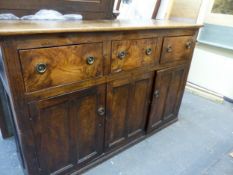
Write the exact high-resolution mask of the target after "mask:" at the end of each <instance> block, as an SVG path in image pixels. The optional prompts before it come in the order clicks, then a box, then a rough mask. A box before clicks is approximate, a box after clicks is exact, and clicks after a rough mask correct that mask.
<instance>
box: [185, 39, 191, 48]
mask: <svg viewBox="0 0 233 175" xmlns="http://www.w3.org/2000/svg"><path fill="white" fill-rule="evenodd" d="M191 47H192V41H188V42H187V43H186V48H187V49H191Z"/></svg>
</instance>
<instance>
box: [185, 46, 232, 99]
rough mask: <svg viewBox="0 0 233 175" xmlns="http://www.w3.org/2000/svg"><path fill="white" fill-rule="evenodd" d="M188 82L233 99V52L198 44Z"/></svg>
mask: <svg viewBox="0 0 233 175" xmlns="http://www.w3.org/2000/svg"><path fill="white" fill-rule="evenodd" d="M188 81H189V82H191V83H193V84H196V85H198V86H201V87H203V88H206V89H208V90H211V91H214V92H217V93H219V94H221V95H223V96H226V97H228V98H231V99H233V51H232V50H227V49H223V48H219V47H214V46H211V45H206V44H201V43H199V44H197V47H196V49H195V51H194V56H193V61H192V65H191V69H190V72H189V77H188Z"/></svg>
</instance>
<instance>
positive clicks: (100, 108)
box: [97, 107, 105, 116]
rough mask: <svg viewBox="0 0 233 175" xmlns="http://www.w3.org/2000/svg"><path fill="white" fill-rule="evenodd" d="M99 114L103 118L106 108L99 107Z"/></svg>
mask: <svg viewBox="0 0 233 175" xmlns="http://www.w3.org/2000/svg"><path fill="white" fill-rule="evenodd" d="M97 112H98V114H99V115H100V116H103V115H104V114H105V109H104V107H99V109H98V110H97Z"/></svg>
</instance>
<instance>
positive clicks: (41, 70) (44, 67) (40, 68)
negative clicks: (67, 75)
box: [36, 63, 47, 74]
mask: <svg viewBox="0 0 233 175" xmlns="http://www.w3.org/2000/svg"><path fill="white" fill-rule="evenodd" d="M46 70H47V64H45V63H39V64H37V65H36V72H37V73H39V74H43V73H45V71H46Z"/></svg>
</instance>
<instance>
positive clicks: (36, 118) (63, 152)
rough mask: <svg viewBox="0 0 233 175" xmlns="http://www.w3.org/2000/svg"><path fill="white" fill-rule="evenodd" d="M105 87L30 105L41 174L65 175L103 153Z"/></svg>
mask: <svg viewBox="0 0 233 175" xmlns="http://www.w3.org/2000/svg"><path fill="white" fill-rule="evenodd" d="M102 106H105V85H103V86H98V87H93V88H90V89H87V90H83V91H80V92H75V93H71V94H67V95H63V96H59V97H54V98H50V99H45V100H41V101H38V102H33V103H31V104H30V105H29V107H30V113H31V116H32V117H33V132H34V135H35V143H36V155H37V159H38V164H39V167H40V169H41V172H42V174H43V173H44V174H51V173H52V174H59V173H66V172H68V171H69V169H71V168H72V167H73V166H76V165H78V166H79V167H81V166H83V165H84V164H86V163H88V162H89V161H91V160H93V159H94V158H96V157H97V156H98V155H100V154H102V152H103V140H104V139H103V134H104V127H103V126H104V117H105V113H103V114H101V115H100V114H98V109H99V108H100V107H102Z"/></svg>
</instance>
